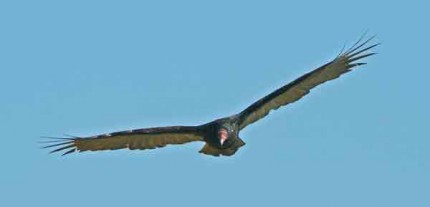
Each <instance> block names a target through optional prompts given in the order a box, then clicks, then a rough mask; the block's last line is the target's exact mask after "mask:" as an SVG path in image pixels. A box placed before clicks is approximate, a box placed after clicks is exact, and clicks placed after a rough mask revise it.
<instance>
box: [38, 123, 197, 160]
mask: <svg viewBox="0 0 430 207" xmlns="http://www.w3.org/2000/svg"><path fill="white" fill-rule="evenodd" d="M53 139H55V138H53ZM192 141H203V133H202V131H201V130H200V128H199V127H191V126H174V127H157V128H147V129H136V130H129V131H121V132H114V133H110V134H103V135H98V136H93V137H74V138H57V139H56V140H51V141H48V142H45V143H48V144H49V145H47V146H45V147H43V148H54V149H53V150H52V151H51V153H53V152H59V151H65V152H64V154H63V155H66V154H69V153H72V152H76V151H78V152H83V151H98V150H116V149H123V148H128V149H131V150H136V149H139V150H143V149H154V148H159V147H164V146H166V145H168V144H184V143H187V142H192Z"/></svg>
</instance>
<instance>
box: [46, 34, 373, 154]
mask: <svg viewBox="0 0 430 207" xmlns="http://www.w3.org/2000/svg"><path fill="white" fill-rule="evenodd" d="M365 36H366V35H362V36H361V37H360V38H359V39H358V40H357V41H356V42H355V43H354V44H353V45H352V46H351V47H350V48H349V49H347V50H344V48H345V47H344V48H343V49H342V50H341V52H340V53H339V54H338V55H337V56H336V57H335V58H333V59H332V60H331V61H329V62H328V63H326V64H324V65H322V66H320V67H318V68H316V69H314V70H312V71H310V72H308V73H306V74H304V75H302V76H300V77H299V78H297V79H295V80H294V81H292V82H290V83H287V84H286V85H284V86H282V87H280V88H278V89H277V90H275V91H273V92H272V93H270V94H268V95H267V96H265V97H263V98H261V99H259V100H258V101H256V102H255V103H253V104H251V105H250V106H249V107H247V108H245V109H244V110H243V111H241V112H240V113H237V114H234V115H232V116H227V117H224V118H220V119H216V120H214V121H210V122H208V123H205V124H202V125H198V126H167V127H153V128H142V129H134V130H127V131H119V132H113V133H107V134H100V135H96V136H90V137H77V136H70V137H45V138H49V139H50V140H47V141H46V140H45V141H43V142H42V143H44V145H45V146H43V147H42V148H50V149H51V151H50V153H55V152H61V153H62V155H67V154H70V153H73V152H84V151H101V150H117V149H130V150H145V149H155V148H161V147H165V146H166V145H180V144H185V143H190V142H204V146H203V148H201V150H200V151H199V152H200V153H203V154H205V155H211V156H216V157H218V156H232V155H234V154H235V153H236V152H237V151H238V149H239V148H241V147H243V146H244V145H245V142H244V141H243V140H242V139H241V138H240V136H239V135H240V132H241V130H243V129H244V128H246V127H247V126H249V125H251V124H252V123H255V122H256V121H258V120H260V119H262V118H264V117H266V116H267V115H268V114H269V113H270V112H271V111H274V110H277V109H278V108H280V107H281V106H285V105H288V104H291V103H294V102H296V101H297V100H299V99H301V98H302V97H304V96H305V95H307V94H308V93H309V92H310V90H311V89H313V88H315V87H316V86H318V85H321V84H323V83H325V82H327V81H330V80H333V79H336V78H338V77H340V76H341V75H343V74H345V73H347V72H350V71H352V70H353V69H355V68H358V67H359V66H362V65H365V64H366V63H365V62H363V61H362V60H364V59H365V58H367V57H369V56H372V55H375V54H376V53H375V52H371V49H372V48H375V47H376V46H378V45H379V43H375V44H370V42H371V41H372V40H373V39H374V37H375V36H371V37H370V38H365Z"/></svg>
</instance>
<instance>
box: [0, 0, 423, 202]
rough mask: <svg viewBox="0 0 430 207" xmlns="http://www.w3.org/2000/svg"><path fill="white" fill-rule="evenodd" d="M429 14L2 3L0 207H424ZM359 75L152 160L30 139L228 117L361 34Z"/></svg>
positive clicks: (392, 8) (363, 8)
mask: <svg viewBox="0 0 430 207" xmlns="http://www.w3.org/2000/svg"><path fill="white" fill-rule="evenodd" d="M428 8H429V5H428V3H426V2H425V1H414V0H411V1H403V2H388V1H379V2H376V1H369V0H363V1H360V2H357V1H332V0H328V1H318V2H317V1H146V2H144V1H2V2H1V3H0V28H1V29H0V71H1V75H0V94H1V96H0V126H1V127H0V128H1V132H2V136H1V137H2V138H1V143H2V144H1V150H0V163H1V170H0V172H1V176H0V195H1V199H0V206H30V205H31V206H42V205H43V206H58V205H61V206H78V205H79V206H90V205H93V206H94V205H95V206H105V207H109V206H118V205H129V206H130V205H145V206H173V205H175V206H197V205H199V206H207V207H210V206H221V205H223V206H233V205H236V206H296V207H301V206H330V207H332V206H349V207H355V206H357V207H362V206H369V207H371V206H378V207H381V206H390V207H397V206H399V207H400V206H402V207H403V206H414V207H420V206H430V199H429V197H428V192H429V191H430V187H429V186H430V177H429V172H430V162H429V161H430V150H429V149H430V141H429V132H428V123H429V121H430V120H429V117H430V110H429V105H430V98H429V95H428V92H427V91H426V89H428V77H429V76H430V72H429V70H428V66H427V63H426V61H427V60H428V48H429V46H430V42H429V39H428V37H429V36H430V30H429V28H428V26H425V25H428V19H429V18H430V15H429V13H428ZM366 30H369V33H371V34H377V35H378V36H377V38H376V41H378V42H381V43H382V45H381V46H380V47H378V48H377V49H376V51H377V52H378V53H379V54H378V55H377V56H375V57H372V58H370V59H369V60H368V63H369V64H368V65H367V66H365V67H362V68H360V69H358V70H356V71H354V72H352V73H349V74H347V75H346V76H343V77H342V78H341V79H337V80H335V81H333V82H330V83H327V84H324V85H323V86H321V87H319V88H317V89H315V90H313V91H312V93H311V94H309V95H308V96H306V97H305V98H304V99H302V100H300V101H299V102H296V103H295V104H293V105H289V106H288V107H284V108H282V109H281V110H278V111H276V112H275V113H272V114H271V115H270V116H268V117H267V118H265V119H264V120H262V121H260V122H258V123H256V124H254V125H252V126H251V127H249V128H246V130H244V131H243V132H242V133H241V137H242V138H244V140H245V142H247V145H246V146H245V147H244V148H242V149H240V151H239V152H238V153H237V154H236V155H235V156H233V157H227V158H226V157H223V158H213V157H208V156H203V155H201V154H199V153H197V151H198V150H199V149H200V148H201V146H202V144H201V143H192V144H188V145H183V146H171V147H166V148H163V149H159V150H153V151H126V150H120V151H111V152H97V153H80V154H73V155H70V156H66V157H61V156H59V155H49V154H48V153H47V151H46V150H41V149H39V145H38V144H37V141H38V139H39V136H43V135H50V136H61V135H62V134H63V133H68V134H73V135H79V136H89V135H93V134H99V133H105V132H112V131H117V130H124V129H132V128H143V127H153V126H168V125H194V124H201V123H204V122H206V121H211V120H212V119H215V118H220V117H222V116H225V115H231V114H233V113H237V112H239V111H240V110H242V109H243V108H245V107H246V106H248V105H249V104H251V103H252V102H254V101H255V100H257V99H258V98H260V97H262V96H264V95H266V94H267V93H269V92H271V91H272V90H274V89H276V88H277V87H279V86H281V85H283V84H285V83H287V82H289V81H291V80H293V79H295V78H296V77H298V76H299V75H301V74H303V73H305V72H307V71H309V70H311V69H314V68H316V67H317V66H319V65H321V64H324V63H326V62H327V61H329V60H331V58H333V57H334V56H335V55H336V54H337V53H338V52H339V50H340V49H341V48H342V46H343V45H344V44H345V43H353V42H354V41H355V40H356V39H357V38H358V37H359V36H360V35H361V34H363V32H364V31H366Z"/></svg>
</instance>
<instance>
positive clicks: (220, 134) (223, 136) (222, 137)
mask: <svg viewBox="0 0 430 207" xmlns="http://www.w3.org/2000/svg"><path fill="white" fill-rule="evenodd" d="M218 139H219V143H220V144H221V146H222V145H223V144H224V142H225V140H227V139H228V131H227V130H226V129H224V128H221V129H219V130H218Z"/></svg>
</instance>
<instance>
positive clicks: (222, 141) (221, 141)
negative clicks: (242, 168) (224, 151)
mask: <svg viewBox="0 0 430 207" xmlns="http://www.w3.org/2000/svg"><path fill="white" fill-rule="evenodd" d="M226 139H227V138H223V137H222V138H221V139H220V140H219V142H220V143H221V146H222V145H223V144H224V142H225V140H226Z"/></svg>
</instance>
